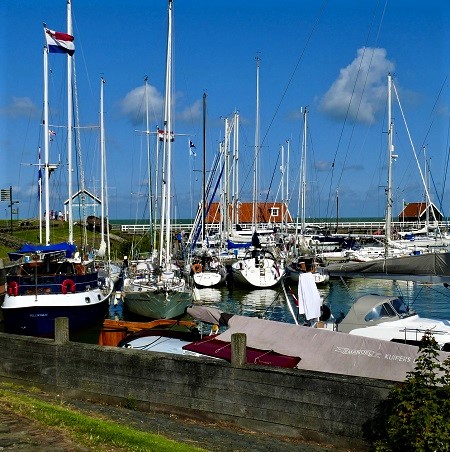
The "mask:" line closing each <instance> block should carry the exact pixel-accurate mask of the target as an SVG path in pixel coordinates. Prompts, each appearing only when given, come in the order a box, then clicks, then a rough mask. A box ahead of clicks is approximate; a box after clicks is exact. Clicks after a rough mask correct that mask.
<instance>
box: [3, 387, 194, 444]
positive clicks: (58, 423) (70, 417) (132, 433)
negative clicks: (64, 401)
mask: <svg viewBox="0 0 450 452" xmlns="http://www.w3.org/2000/svg"><path fill="white" fill-rule="evenodd" d="M35 394H36V395H34V394H33V392H32V391H30V390H28V394H24V393H23V388H20V387H17V386H14V385H10V384H5V383H3V384H1V385H0V405H3V406H7V407H8V409H9V410H12V411H14V412H15V413H18V414H20V415H23V416H26V417H28V418H30V419H33V420H35V421H37V422H38V423H40V424H42V425H44V426H51V427H52V428H54V427H57V428H60V429H62V430H63V431H64V432H65V433H67V434H68V435H69V437H71V438H72V440H73V441H75V442H77V443H78V444H80V445H83V446H86V447H89V448H92V449H93V450H99V449H100V448H108V447H115V448H123V449H124V450H127V451H132V452H134V451H137V452H138V451H152V450H157V451H161V452H164V451H174V452H185V451H186V452H187V451H202V450H203V449H199V448H196V447H193V446H190V445H187V444H182V443H179V442H176V441H173V440H169V439H167V438H164V437H162V436H160V435H157V434H153V433H147V432H141V431H139V430H135V429H132V428H129V427H126V426H124V425H121V424H118V423H115V422H112V421H109V420H105V419H101V418H96V417H92V415H90V416H87V415H86V414H84V413H82V412H80V411H77V410H75V409H72V408H69V407H67V406H62V405H60V404H57V403H49V402H45V401H42V400H41V399H40V398H39V397H38V396H37V394H38V391H35Z"/></svg>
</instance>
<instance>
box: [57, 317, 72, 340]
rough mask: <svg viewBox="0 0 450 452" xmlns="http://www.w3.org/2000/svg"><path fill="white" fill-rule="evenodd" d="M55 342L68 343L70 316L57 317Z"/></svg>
mask: <svg viewBox="0 0 450 452" xmlns="http://www.w3.org/2000/svg"><path fill="white" fill-rule="evenodd" d="M55 342H56V343H57V344H66V343H67V342H69V319H68V317H57V318H56V319H55Z"/></svg>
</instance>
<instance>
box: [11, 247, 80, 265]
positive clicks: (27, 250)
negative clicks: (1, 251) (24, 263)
mask: <svg viewBox="0 0 450 452" xmlns="http://www.w3.org/2000/svg"><path fill="white" fill-rule="evenodd" d="M76 250H77V246H76V245H74V244H71V243H67V242H61V243H55V244H53V245H31V244H29V243H25V245H23V246H22V248H20V250H18V251H13V252H11V253H8V256H9V258H10V260H12V261H16V260H17V259H20V258H21V257H22V256H23V255H25V254H34V253H54V252H57V251H64V252H65V254H66V257H73V255H74V254H75V251H76Z"/></svg>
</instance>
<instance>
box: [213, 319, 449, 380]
mask: <svg viewBox="0 0 450 452" xmlns="http://www.w3.org/2000/svg"><path fill="white" fill-rule="evenodd" d="M228 324H229V326H230V327H229V328H228V330H226V331H225V332H224V333H222V334H219V335H218V336H216V339H217V340H220V341H224V342H231V335H232V334H234V333H245V334H246V336H247V346H248V347H252V348H255V349H259V350H271V351H274V352H275V353H279V354H282V355H287V356H297V357H299V358H301V360H300V362H299V363H298V364H297V366H296V367H297V368H298V369H304V370H313V371H318V372H327V373H333V374H340V375H352V376H359V377H368V378H375V379H379V380H388V381H404V380H405V378H406V374H407V373H408V372H411V371H412V370H414V367H415V360H416V358H417V356H418V347H415V346H412V345H405V344H399V343H395V342H389V341H383V340H378V339H372V338H365V337H359V336H353V335H350V334H347V333H339V332H335V331H331V330H327V329H321V328H310V327H305V326H299V325H293V324H288V323H282V322H276V321H273V320H262V319H258V318H256V317H245V316H239V315H234V316H233V317H232V318H231V319H230V320H229V322H228ZM448 356H450V354H449V353H445V352H440V359H441V360H442V361H443V360H444V359H445V358H446V357H448Z"/></svg>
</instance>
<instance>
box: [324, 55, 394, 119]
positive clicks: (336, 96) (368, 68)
mask: <svg viewBox="0 0 450 452" xmlns="http://www.w3.org/2000/svg"><path fill="white" fill-rule="evenodd" d="M394 68H395V65H394V63H393V62H392V61H389V60H388V59H387V58H386V50H385V49H381V48H370V47H367V48H365V47H363V48H361V49H358V51H357V56H356V58H355V59H354V60H353V61H352V62H351V63H350V64H349V65H348V66H347V67H345V68H343V69H341V70H340V72H339V77H338V78H337V80H336V81H335V82H334V83H333V84H332V85H331V87H330V89H329V90H328V91H327V92H326V93H325V95H324V96H323V97H322V99H321V100H320V109H321V110H322V111H323V112H325V113H326V114H327V115H329V116H331V117H333V118H336V119H340V120H341V119H344V118H345V117H346V115H347V111H348V119H351V120H353V121H355V122H362V123H366V124H372V123H373V122H375V120H376V118H377V114H378V112H379V111H382V110H383V109H384V107H385V104H386V91H387V88H386V85H387V78H386V77H387V74H388V73H389V72H393V71H394Z"/></svg>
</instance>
